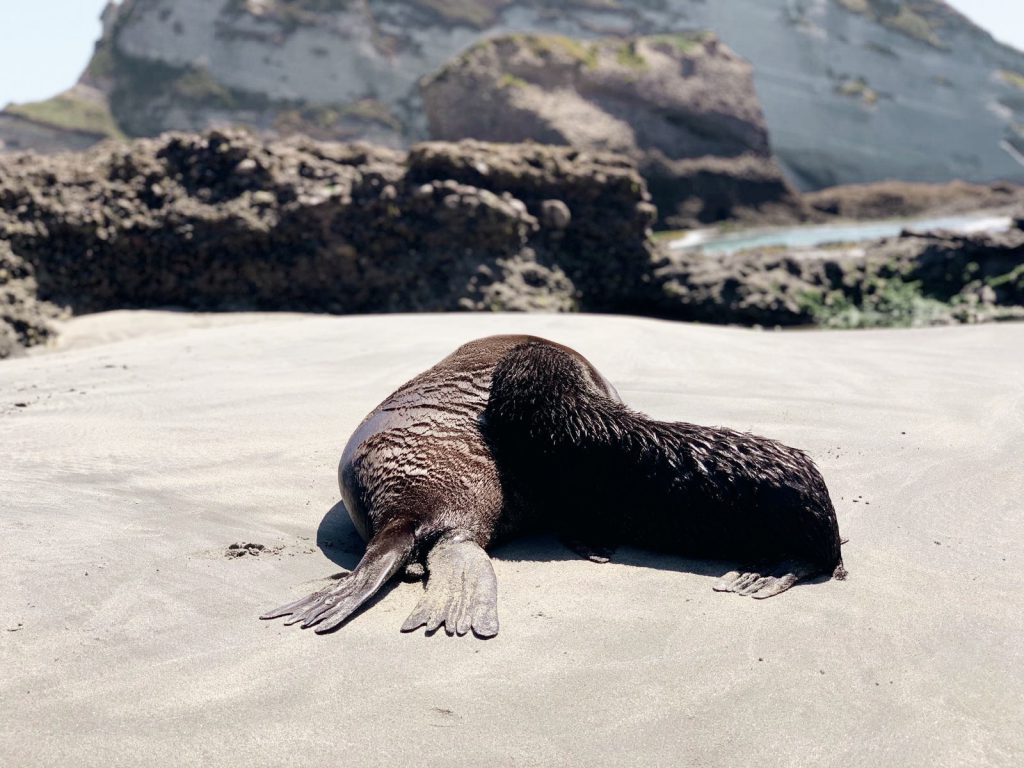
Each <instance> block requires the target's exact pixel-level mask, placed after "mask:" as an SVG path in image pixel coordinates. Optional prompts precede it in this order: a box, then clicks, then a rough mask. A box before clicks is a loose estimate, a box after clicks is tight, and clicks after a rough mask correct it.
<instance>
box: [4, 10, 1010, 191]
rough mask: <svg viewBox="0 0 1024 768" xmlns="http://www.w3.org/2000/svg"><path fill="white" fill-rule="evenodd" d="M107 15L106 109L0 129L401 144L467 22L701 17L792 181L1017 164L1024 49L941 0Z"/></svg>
mask: <svg viewBox="0 0 1024 768" xmlns="http://www.w3.org/2000/svg"><path fill="white" fill-rule="evenodd" d="M106 20H107V24H106V32H105V35H104V38H103V40H102V41H101V42H100V44H99V45H98V47H97V52H96V56H95V57H94V59H93V62H92V63H91V64H90V66H89V68H88V71H87V72H86V73H85V75H84V76H83V84H84V85H88V86H96V87H98V88H99V89H100V90H102V91H103V92H104V93H105V94H106V96H107V100H108V101H107V103H108V106H109V115H110V116H111V117H112V122H108V121H107V120H106V117H105V114H104V112H103V110H102V109H99V110H97V109H96V108H95V104H93V103H90V102H89V100H88V99H86V98H84V97H83V96H82V95H81V94H79V93H72V94H65V97H66V98H63V99H61V100H59V101H54V100H51V101H50V102H44V103H42V104H37V105H22V106H21V107H20V108H19V107H15V108H14V109H8V110H7V111H6V112H5V113H4V117H3V118H2V119H0V141H5V142H6V143H7V145H8V147H9V148H11V147H13V148H17V147H18V146H19V145H21V146H25V145H26V144H34V143H37V142H38V143H40V145H42V146H54V145H59V144H60V140H59V137H60V134H61V133H62V132H63V133H64V135H66V136H67V141H68V142H69V144H73V145H80V144H81V143H82V142H87V141H88V140H90V139H89V136H90V135H92V136H93V139H92V140H94V139H95V136H96V135H109V134H113V133H116V132H119V131H123V132H124V133H126V134H128V135H133V136H139V135H151V134H155V133H157V132H159V131H162V130H167V129H204V128H207V127H209V126H211V125H219V124H223V123H227V122H231V123H236V122H237V123H242V124H246V125H250V126H253V127H256V128H260V129H263V130H267V131H272V132H276V133H280V134H287V133H290V132H294V131H303V132H307V133H310V134H311V135H314V136H319V137H322V138H335V139H351V138H366V139H371V140H374V141H378V142H383V143H385V144H390V145H392V146H399V145H402V146H404V145H407V144H409V143H411V142H412V141H415V140H419V139H423V138H425V137H426V124H425V122H424V120H423V118H422V109H421V104H420V102H419V97H418V94H417V83H418V81H419V79H420V78H421V77H423V76H425V75H427V74H429V73H431V72H434V71H436V70H437V69H439V68H440V67H441V66H443V65H444V64H445V62H447V61H448V60H450V59H451V58H452V57H454V56H456V55H458V54H459V53H461V52H462V51H464V50H466V49H468V48H469V47H471V46H472V45H473V44H475V43H476V42H478V41H479V40H480V39H481V38H483V37H489V36H493V35H497V34H506V33H512V32H547V33H556V34H564V35H569V36H572V37H582V38H592V37H602V36H608V35H613V34H625V35H633V34H643V35H651V34H666V33H674V32H681V31H690V30H694V29H705V28H706V29H711V30H713V31H714V32H715V33H716V34H718V35H719V36H720V37H721V38H722V40H723V41H724V42H725V43H726V44H727V45H728V46H729V47H730V48H732V49H733V50H735V51H736V52H737V53H738V54H739V55H741V56H743V57H744V58H746V59H748V60H749V61H751V62H752V63H753V65H754V73H755V74H754V76H755V83H756V87H757V91H758V93H759V94H760V97H761V100H762V103H763V105H764V111H765V117H766V121H767V125H768V129H769V132H770V134H771V136H772V139H773V144H774V148H775V150H776V153H777V154H778V157H779V158H780V161H781V163H782V165H783V167H784V168H785V169H786V170H787V171H788V172H789V173H790V174H791V176H792V178H794V179H795V180H796V181H797V182H798V183H799V184H800V185H801V186H802V187H803V188H820V187H823V186H830V185H833V184H837V183H849V182H864V181H871V180H877V179H884V178H893V177H895V178H903V179H908V180H918V181H943V180H948V179H953V178H962V179H967V180H979V181H987V180H991V179H997V178H1013V179H1018V180H1019V179H1024V165H1022V164H1021V162H1022V160H1024V133H1022V132H1024V129H1022V128H1021V125H1022V124H1024V54H1021V53H1020V52H1018V51H1014V50H1012V49H1010V48H1007V47H1005V46H1002V45H1000V44H998V43H996V42H995V41H993V40H992V38H991V37H990V36H989V35H987V34H986V33H984V32H983V31H981V30H980V29H978V28H977V27H975V26H974V25H973V24H971V23H970V22H969V21H967V20H966V19H965V18H963V17H962V16H960V15H959V14H957V13H956V12H955V11H953V10H952V9H951V8H949V7H948V6H947V5H945V4H944V3H942V2H938V0H907V1H905V2H898V1H897V0H715V2H706V1H705V0H568V1H567V2H554V1H553V0H124V2H122V4H121V5H120V7H112V9H111V10H109V11H108V12H107V14H106ZM54 130H56V133H54Z"/></svg>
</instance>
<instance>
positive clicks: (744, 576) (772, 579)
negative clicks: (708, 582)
mask: <svg viewBox="0 0 1024 768" xmlns="http://www.w3.org/2000/svg"><path fill="white" fill-rule="evenodd" d="M821 572H822V569H821V568H816V567H815V566H813V565H811V564H810V563H803V562H798V561H793V560H788V561H786V562H784V563H780V564H779V565H778V566H776V567H775V568H774V569H772V570H771V571H770V572H762V571H759V570H750V571H745V572H740V571H729V572H728V573H727V574H725V575H724V576H723V577H722V578H721V579H719V580H718V583H717V584H715V586H714V587H712V589H714V590H715V592H734V593H736V594H737V595H746V596H748V597H753V598H755V599H757V600H764V599H765V598H766V597H774V596H775V595H778V594H781V593H782V592H785V591H786V590H787V589H789V588H790V587H792V586H794V585H795V584H796V583H797V582H799V581H802V580H804V579H806V578H808V577H809V576H817V575H819V574H820V573H821Z"/></svg>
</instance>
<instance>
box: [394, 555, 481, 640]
mask: <svg viewBox="0 0 1024 768" xmlns="http://www.w3.org/2000/svg"><path fill="white" fill-rule="evenodd" d="M422 626H426V628H427V632H433V631H435V630H436V629H438V628H439V627H441V626H444V629H445V632H447V633H448V634H449V635H454V634H458V635H460V636H461V635H464V634H466V633H467V632H469V630H471V629H472V630H473V634H475V635H476V636H477V637H493V636H494V635H496V634H498V580H497V579H496V578H495V577H494V568H493V567H492V566H491V560H490V558H489V557H488V556H487V553H486V552H484V550H483V548H482V547H480V545H479V544H477V543H476V542H474V541H471V540H469V539H467V538H462V537H459V536H454V537H451V538H445V539H441V540H440V541H438V543H437V544H435V545H434V548H433V549H431V550H430V554H428V555H427V584H426V591H425V592H424V593H423V597H422V598H420V601H419V603H418V604H417V605H416V608H415V609H414V610H413V612H412V613H411V614H409V618H408V619H406V620H405V624H403V625H402V631H403V632H411V631H412V630H414V629H418V628H419V627H422Z"/></svg>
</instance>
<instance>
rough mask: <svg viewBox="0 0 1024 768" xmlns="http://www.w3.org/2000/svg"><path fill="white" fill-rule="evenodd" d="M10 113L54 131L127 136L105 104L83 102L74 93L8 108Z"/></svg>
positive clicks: (89, 101) (85, 100)
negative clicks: (55, 129) (62, 130)
mask: <svg viewBox="0 0 1024 768" xmlns="http://www.w3.org/2000/svg"><path fill="white" fill-rule="evenodd" d="M7 112H9V113H10V114H14V115H18V116H19V117H23V118H25V119H26V120H31V121H33V122H35V123H40V124H42V125H48V126H51V127H53V128H61V129H64V130H70V131H82V132H84V133H94V134H96V135H98V136H110V137H113V138H122V137H123V136H124V134H123V133H121V129H120V128H119V127H118V125H117V122H116V121H115V120H114V116H113V115H112V114H111V113H110V108H109V107H108V106H107V105H106V104H105V103H103V102H100V101H93V100H91V99H83V98H79V97H77V96H75V95H74V93H72V92H68V93H62V94H60V95H59V96H54V97H53V98H52V99H47V100H46V101H36V102H32V103H29V104H12V105H10V106H9V107H7Z"/></svg>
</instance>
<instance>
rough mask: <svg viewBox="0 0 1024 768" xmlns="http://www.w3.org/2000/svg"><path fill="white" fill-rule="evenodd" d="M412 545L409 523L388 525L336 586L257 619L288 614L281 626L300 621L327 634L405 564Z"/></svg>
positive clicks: (413, 541) (305, 625) (274, 617)
mask: <svg viewBox="0 0 1024 768" xmlns="http://www.w3.org/2000/svg"><path fill="white" fill-rule="evenodd" d="M414 545H415V540H414V537H413V531H412V526H411V525H410V524H408V523H405V522H401V521H398V522H396V523H394V524H392V525H389V526H387V527H385V528H383V529H381V531H380V532H379V533H378V534H377V535H376V536H374V537H373V538H372V539H371V540H370V543H369V545H367V547H366V554H364V555H363V559H362V560H360V561H359V564H358V565H357V566H356V567H355V568H354V569H353V571H352V572H351V573H349V574H348V575H347V576H345V577H344V578H343V579H342V580H341V581H340V582H339V583H338V584H337V585H335V586H334V587H332V588H330V589H324V590H320V591H319V592H314V593H313V594H311V595H309V596H308V597H304V598H301V599H300V600H296V601H295V602H292V603H288V604H287V605H282V606H281V607H280V608H276V609H274V610H272V611H269V612H268V613H265V614H263V615H262V616H260V618H261V619H276V618H278V617H280V616H287V615H289V614H291V618H290V619H288V621H286V622H285V624H297V623H299V622H300V621H301V622H302V628H303V629H306V628H308V627H311V626H313V625H314V624H319V626H318V627H317V628H316V630H315V631H316V633H317V634H323V633H324V632H329V631H330V630H332V629H334V628H335V627H337V626H339V625H340V624H341V623H342V622H343V621H345V619H347V618H348V617H349V616H351V615H352V614H353V613H355V612H356V610H357V609H358V608H359V606H361V605H362V604H363V603H365V602H366V601H367V600H369V599H370V598H371V597H373V596H374V595H375V594H376V593H377V591H378V590H379V589H380V588H381V587H382V586H384V583H385V582H386V581H387V580H388V579H390V578H391V577H392V576H393V575H394V574H395V573H397V572H398V571H399V569H400V568H401V567H402V566H403V565H405V564H406V562H407V561H408V560H409V557H410V555H411V553H412V551H413V547H414Z"/></svg>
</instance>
